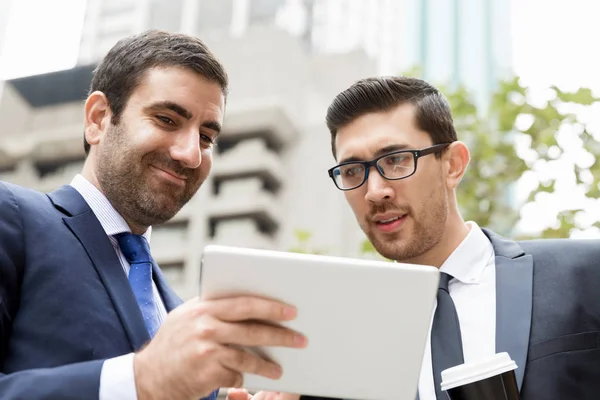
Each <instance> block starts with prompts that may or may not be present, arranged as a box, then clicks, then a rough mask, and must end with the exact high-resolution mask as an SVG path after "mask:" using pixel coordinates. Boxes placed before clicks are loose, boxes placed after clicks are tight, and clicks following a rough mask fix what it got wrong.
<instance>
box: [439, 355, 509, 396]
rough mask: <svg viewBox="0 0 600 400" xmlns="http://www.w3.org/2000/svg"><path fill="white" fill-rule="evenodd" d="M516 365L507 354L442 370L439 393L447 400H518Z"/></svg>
mask: <svg viewBox="0 0 600 400" xmlns="http://www.w3.org/2000/svg"><path fill="white" fill-rule="evenodd" d="M516 368H517V364H515V362H514V361H513V360H512V359H511V358H510V356H509V355H508V353H498V354H495V355H494V356H493V357H490V358H486V359H482V360H479V361H476V362H471V363H467V364H462V365H457V366H456V367H452V368H448V369H446V370H444V371H442V384H441V385H442V390H443V391H446V393H447V394H448V398H449V399H450V400H519V389H518V387H517V380H516V378H515V369H516Z"/></svg>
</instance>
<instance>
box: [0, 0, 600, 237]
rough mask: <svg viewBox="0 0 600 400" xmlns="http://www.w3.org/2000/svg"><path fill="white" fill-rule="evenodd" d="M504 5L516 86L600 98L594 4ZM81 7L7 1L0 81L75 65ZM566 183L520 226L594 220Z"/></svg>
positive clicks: (67, 1) (598, 116) (78, 0)
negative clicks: (579, 216) (585, 90)
mask: <svg viewBox="0 0 600 400" xmlns="http://www.w3.org/2000/svg"><path fill="white" fill-rule="evenodd" d="M6 1H7V0H0V13H2V12H5V11H6V10H5V7H3V4H6ZM507 1H510V2H511V9H512V10H511V13H512V15H511V18H512V26H511V29H510V37H511V43H512V55H513V66H514V67H513V69H514V72H515V73H516V74H517V75H518V76H520V77H521V80H522V83H523V84H525V85H527V86H530V87H533V88H534V91H533V92H532V93H536V94H537V96H538V97H540V100H542V101H543V100H544V93H545V92H544V88H545V87H547V86H549V85H552V84H554V85H557V86H559V87H560V88H561V89H564V90H572V89H576V88H577V87H580V86H586V87H590V88H592V89H593V90H594V92H595V94H596V95H598V96H600V52H599V51H598V43H597V40H598V38H599V37H600V35H599V34H598V33H597V32H598V31H597V29H598V22H599V16H600V0H507ZM85 3H86V2H85V1H84V0H51V1H50V0H12V3H11V4H12V8H11V13H10V18H9V19H8V24H7V29H6V32H5V35H4V38H5V40H4V42H3V43H4V44H3V45H2V43H0V81H1V80H6V79H11V78H18V77H21V76H28V75H34V74H39V73H44V72H51V71H57V70H63V69H68V68H71V67H73V66H74V65H75V63H76V61H77V53H78V45H79V40H80V35H81V31H82V26H83V20H84V13H85ZM32 10H35V12H32ZM2 17H6V15H4V16H3V15H0V24H1V21H2V19H3V18H2ZM0 35H1V33H0ZM0 39H1V36H0ZM57 44H58V45H57ZM588 118H589V119H594V118H595V121H597V122H598V124H597V125H596V126H598V127H599V128H598V129H597V131H598V135H599V137H598V139H599V140H600V109H598V108H597V109H595V110H592V111H588ZM565 135H566V136H568V134H565ZM573 145H574V149H573V151H572V152H571V153H570V154H569V156H568V157H566V159H565V161H564V162H571V163H574V162H580V160H581V159H585V155H582V154H581V152H580V150H578V147H577V143H574V144H573ZM580 147H581V146H580V145H579V148H580ZM564 170H566V168H563V166H561V165H560V163H556V164H555V165H550V166H544V168H543V170H539V171H534V172H532V173H530V174H528V175H527V176H525V177H524V178H523V179H522V180H521V181H520V183H519V189H518V191H517V192H518V193H519V194H524V196H525V197H526V195H527V193H528V191H527V188H529V187H531V186H532V185H535V182H537V179H539V178H543V177H544V175H545V174H549V173H550V174H558V175H560V174H561V171H564ZM569 178H570V177H568V176H565V179H564V183H560V184H559V187H562V191H563V193H566V194H561V195H557V196H554V197H545V198H542V199H541V200H540V201H539V202H538V203H537V204H536V205H530V206H526V208H524V209H523V210H522V215H523V216H524V218H523V220H522V221H521V229H523V230H524V231H535V230H537V229H539V227H540V226H541V225H544V224H546V222H545V221H548V222H552V221H553V218H554V215H556V212H557V211H558V210H560V209H564V208H568V207H570V206H571V207H572V206H573V205H574V204H578V205H582V207H584V208H588V209H590V210H594V209H596V210H598V212H596V213H595V215H589V216H588V217H589V218H590V220H593V219H600V207H599V205H600V204H598V202H596V203H594V204H592V203H590V202H589V201H587V200H585V199H584V198H583V196H582V195H581V193H578V191H577V190H578V189H577V188H575V187H573V186H569V184H568V181H569V180H572V179H569ZM561 185H562V186H561ZM591 212H593V211H591ZM580 235H581V236H584V237H585V236H586V235H595V236H600V230H597V229H596V230H594V229H592V230H589V231H588V232H587V233H582V234H580Z"/></svg>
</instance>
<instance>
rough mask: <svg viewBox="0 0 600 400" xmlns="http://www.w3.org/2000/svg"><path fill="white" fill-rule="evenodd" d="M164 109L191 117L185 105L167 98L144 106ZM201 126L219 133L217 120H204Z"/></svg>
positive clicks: (147, 108)
mask: <svg viewBox="0 0 600 400" xmlns="http://www.w3.org/2000/svg"><path fill="white" fill-rule="evenodd" d="M164 109H167V110H171V111H173V112H175V113H177V114H179V115H180V116H182V117H183V118H185V119H187V120H190V119H192V117H193V115H192V113H191V112H189V111H188V110H187V109H186V108H185V107H183V106H181V105H179V104H177V103H175V102H172V101H168V100H165V101H159V102H156V103H154V104H151V105H149V106H148V107H145V110H146V111H159V110H164ZM201 126H202V127H204V128H206V129H211V130H213V131H215V132H216V133H217V135H218V134H219V133H221V124H220V123H219V122H217V121H205V122H203V123H202V125H201Z"/></svg>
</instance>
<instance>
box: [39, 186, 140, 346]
mask: <svg viewBox="0 0 600 400" xmlns="http://www.w3.org/2000/svg"><path fill="white" fill-rule="evenodd" d="M48 197H49V198H50V199H51V200H52V202H53V203H54V205H55V206H56V207H57V208H58V209H59V210H61V211H62V212H64V213H66V214H67V215H66V216H65V217H63V221H64V222H65V224H66V225H67V226H68V227H69V229H70V230H71V231H72V232H73V234H74V235H75V236H76V237H77V239H79V241H80V242H81V244H82V245H83V247H84V248H85V250H86V252H87V254H88V256H89V257H90V260H91V261H92V264H93V265H94V268H95V269H96V271H97V272H98V275H99V276H100V280H101V281H102V283H103V284H104V287H105V288H106V291H107V292H108V294H109V296H110V298H111V300H112V303H113V306H114V307H115V310H116V311H117V314H118V315H119V318H120V320H121V323H122V325H123V327H124V328H125V331H126V332H127V336H128V338H129V342H130V343H131V345H132V348H133V350H139V349H140V348H141V347H142V346H143V345H144V344H145V343H146V342H147V341H148V340H150V336H149V334H148V330H147V328H146V326H145V324H144V319H143V317H142V313H141V311H140V309H139V307H138V305H137V301H136V299H135V296H134V295H133V292H132V290H131V286H130V285H129V282H128V280H127V276H126V275H125V273H124V272H123V268H122V267H121V263H120V262H119V259H118V257H117V255H116V253H115V251H114V248H113V246H112V244H111V242H110V240H109V239H108V237H107V236H106V233H105V232H104V230H103V229H102V225H101V224H100V222H99V221H98V219H97V218H96V216H95V215H94V213H93V212H92V210H91V209H90V208H89V206H88V205H87V203H86V202H85V200H84V199H83V197H81V195H80V194H79V193H78V192H77V191H76V190H75V189H74V188H73V187H71V186H63V187H62V188H60V189H58V190H56V191H54V192H52V193H50V194H48Z"/></svg>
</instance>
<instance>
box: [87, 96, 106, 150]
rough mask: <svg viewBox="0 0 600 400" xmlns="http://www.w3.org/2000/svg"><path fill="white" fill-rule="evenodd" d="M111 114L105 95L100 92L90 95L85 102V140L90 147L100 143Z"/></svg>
mask: <svg viewBox="0 0 600 400" xmlns="http://www.w3.org/2000/svg"><path fill="white" fill-rule="evenodd" d="M111 116H112V113H111V112H110V107H109V105H108V99H107V98H106V95H105V94H104V93H102V92H100V91H95V92H93V93H92V94H90V95H89V96H88V98H87V100H86V101H85V121H84V122H85V130H84V132H85V140H86V141H87V142H88V143H89V144H90V146H94V145H97V144H98V143H100V140H101V138H102V136H103V135H104V132H106V128H108V126H109V124H110V118H111Z"/></svg>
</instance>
